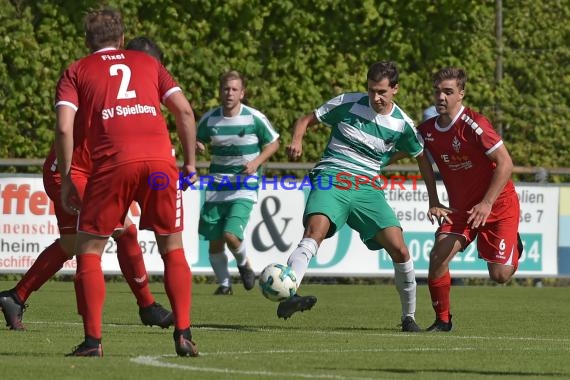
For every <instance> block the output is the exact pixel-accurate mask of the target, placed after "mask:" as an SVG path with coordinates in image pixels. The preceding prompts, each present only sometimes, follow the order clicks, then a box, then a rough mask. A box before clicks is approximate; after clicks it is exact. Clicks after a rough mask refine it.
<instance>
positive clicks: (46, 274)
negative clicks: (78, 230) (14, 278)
mask: <svg viewBox="0 0 570 380" xmlns="http://www.w3.org/2000/svg"><path fill="white" fill-rule="evenodd" d="M67 260H69V257H67V254H66V253H65V251H64V250H63V248H61V245H59V239H57V240H56V241H55V242H53V244H52V245H50V246H49V247H47V248H46V249H44V250H43V252H42V253H40V255H39V256H38V258H37V259H36V261H35V262H34V264H33V265H32V266H31V268H30V269H28V271H27V272H26V274H25V275H24V277H22V279H21V280H20V282H18V284H17V285H16V288H15V290H16V294H17V295H18V298H19V299H20V301H22V303H24V302H26V300H27V299H28V297H29V296H30V294H32V292H33V291H36V290H38V289H39V288H41V287H42V285H43V284H45V283H46V281H47V280H49V279H50V278H52V277H53V275H54V274H56V273H57V271H58V270H60V269H61V268H62V267H63V264H64V263H65V262H66V261H67Z"/></svg>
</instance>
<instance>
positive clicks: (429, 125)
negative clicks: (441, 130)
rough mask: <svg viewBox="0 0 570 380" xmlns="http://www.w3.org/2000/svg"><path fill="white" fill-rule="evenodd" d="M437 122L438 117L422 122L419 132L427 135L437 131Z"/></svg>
mask: <svg viewBox="0 0 570 380" xmlns="http://www.w3.org/2000/svg"><path fill="white" fill-rule="evenodd" d="M436 121H437V116H434V117H431V118H429V119H426V120H424V121H422V122H421V123H420V124H419V125H418V127H417V128H418V131H420V132H421V133H426V132H428V131H430V130H433V129H435V123H436Z"/></svg>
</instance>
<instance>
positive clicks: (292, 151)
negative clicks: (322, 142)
mask: <svg viewBox="0 0 570 380" xmlns="http://www.w3.org/2000/svg"><path fill="white" fill-rule="evenodd" d="M285 150H286V152H287V157H289V160H291V161H297V160H298V159H299V158H301V154H303V143H302V142H299V143H296V142H292V143H291V144H289V145H287V148H285Z"/></svg>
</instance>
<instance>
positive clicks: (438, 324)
mask: <svg viewBox="0 0 570 380" xmlns="http://www.w3.org/2000/svg"><path fill="white" fill-rule="evenodd" d="M452 327H453V325H452V324H451V314H449V322H444V321H442V320H441V319H436V320H435V322H434V323H433V324H432V325H431V326H430V327H428V328H427V329H426V331H427V332H448V331H451V328H452Z"/></svg>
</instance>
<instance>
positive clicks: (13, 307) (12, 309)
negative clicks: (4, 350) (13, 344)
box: [0, 290, 26, 331]
mask: <svg viewBox="0 0 570 380" xmlns="http://www.w3.org/2000/svg"><path fill="white" fill-rule="evenodd" d="M0 309H1V310H2V313H3V314H4V319H6V326H8V327H10V330H20V331H21V330H25V329H26V327H25V326H24V324H23V323H22V316H23V314H24V310H26V305H24V304H22V303H21V302H20V301H19V300H18V297H17V296H16V294H15V293H14V292H12V291H10V290H5V291H3V292H0Z"/></svg>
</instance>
